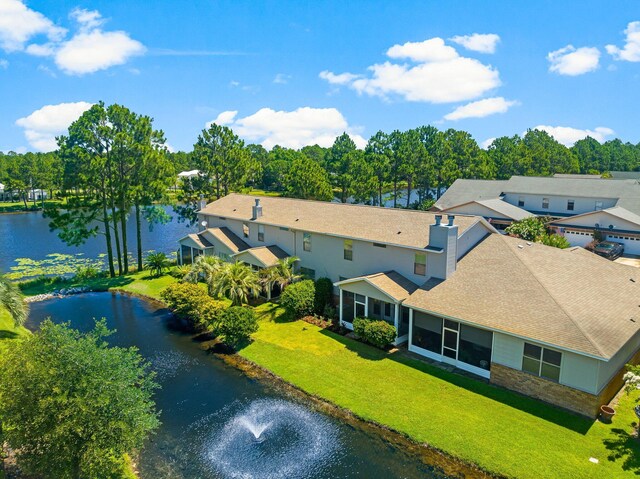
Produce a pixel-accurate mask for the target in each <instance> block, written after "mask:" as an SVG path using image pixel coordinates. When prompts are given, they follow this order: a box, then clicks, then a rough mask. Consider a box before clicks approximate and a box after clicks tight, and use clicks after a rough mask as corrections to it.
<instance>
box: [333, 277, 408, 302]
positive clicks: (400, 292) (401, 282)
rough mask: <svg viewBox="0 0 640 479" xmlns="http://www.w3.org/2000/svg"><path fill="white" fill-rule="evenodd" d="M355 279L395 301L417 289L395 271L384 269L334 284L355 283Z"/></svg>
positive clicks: (404, 297)
mask: <svg viewBox="0 0 640 479" xmlns="http://www.w3.org/2000/svg"><path fill="white" fill-rule="evenodd" d="M357 281H366V282H367V283H369V284H371V285H372V286H374V287H376V288H378V289H379V290H380V291H382V292H383V293H386V294H387V295H389V296H390V297H392V298H393V299H395V300H396V301H402V300H403V299H406V298H407V297H408V296H409V295H410V294H411V293H413V292H414V291H415V290H416V289H418V285H417V284H415V283H414V282H413V281H410V280H408V279H407V278H405V277H404V276H402V275H401V274H400V273H398V272H396V271H386V272H384V273H373V274H368V275H365V276H358V277H357V278H350V279H347V280H344V281H339V282H338V283H336V284H342V283H344V284H347V283H355V282H357Z"/></svg>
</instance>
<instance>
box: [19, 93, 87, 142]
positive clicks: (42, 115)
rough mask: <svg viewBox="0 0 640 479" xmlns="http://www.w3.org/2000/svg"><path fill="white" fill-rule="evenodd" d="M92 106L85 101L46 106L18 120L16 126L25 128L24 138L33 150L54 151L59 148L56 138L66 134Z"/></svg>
mask: <svg viewBox="0 0 640 479" xmlns="http://www.w3.org/2000/svg"><path fill="white" fill-rule="evenodd" d="M91 106H92V104H91V103H87V102H85V101H79V102H75V103H59V104H57V105H45V106H43V107H42V108H40V109H39V110H36V111H34V112H33V113H31V114H30V115H29V116H26V117H24V118H20V119H18V120H17V121H16V125H18V126H20V127H22V128H24V136H25V137H26V139H27V141H28V142H29V144H30V145H31V146H32V147H33V148H35V149H36V150H39V151H53V150H56V149H57V148H58V145H57V144H56V138H55V137H56V136H58V135H61V134H63V133H65V132H66V131H67V129H68V128H69V125H71V123H73V122H74V121H76V120H77V119H78V118H79V117H80V115H82V113H84V112H85V111H86V110H88V109H89V108H91Z"/></svg>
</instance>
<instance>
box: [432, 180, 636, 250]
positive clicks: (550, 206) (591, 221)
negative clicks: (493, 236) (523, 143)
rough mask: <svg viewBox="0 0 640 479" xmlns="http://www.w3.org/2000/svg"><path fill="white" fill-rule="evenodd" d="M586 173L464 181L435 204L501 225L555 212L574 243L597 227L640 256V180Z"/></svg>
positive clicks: (557, 224) (555, 221) (559, 228)
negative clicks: (565, 175)
mask: <svg viewBox="0 0 640 479" xmlns="http://www.w3.org/2000/svg"><path fill="white" fill-rule="evenodd" d="M584 176H587V177H572V176H569V177H527V176H513V177H511V178H510V179H509V180H464V179H460V180H456V181H455V182H454V183H453V185H451V187H450V188H449V189H448V190H447V191H446V192H445V193H444V195H442V197H441V198H440V199H439V200H438V201H437V202H436V204H435V207H434V208H435V209H436V210H439V211H442V212H443V213H450V214H480V215H482V216H483V217H485V218H486V219H487V220H488V221H490V222H491V223H492V224H493V225H494V226H496V228H497V229H504V227H505V226H507V225H508V224H509V223H510V222H513V221H517V220H518V219H522V217H525V215H537V216H550V217H551V218H552V221H551V223H550V226H551V227H552V228H553V229H555V230H556V232H557V233H558V234H560V235H563V236H565V237H566V238H567V240H568V241H569V243H570V244H571V245H573V246H585V245H586V244H588V243H590V242H591V241H593V234H594V231H596V230H598V231H600V232H601V233H602V236H603V237H604V238H605V239H607V240H610V241H615V242H618V243H622V244H623V245H624V248H625V254H628V255H640V181H638V180H635V179H620V180H608V179H600V178H590V177H588V175H584ZM507 205H508V206H507Z"/></svg>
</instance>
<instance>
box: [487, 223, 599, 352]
mask: <svg viewBox="0 0 640 479" xmlns="http://www.w3.org/2000/svg"><path fill="white" fill-rule="evenodd" d="M500 236H501V239H502V240H503V241H504V239H503V238H502V235H500ZM520 239H521V238H520ZM522 241H524V240H522ZM507 248H508V249H509V251H510V252H511V254H512V255H513V256H514V257H516V258H517V259H518V261H519V262H520V263H521V264H522V265H523V266H524V267H525V268H527V271H529V273H530V274H531V276H533V279H535V280H536V282H537V283H538V284H539V285H540V286H541V287H542V289H544V291H545V292H546V293H547V294H548V295H549V297H550V298H551V299H552V300H553V302H554V303H555V304H556V305H558V307H559V308H560V309H561V310H562V312H563V313H564V314H565V316H566V317H567V318H569V319H570V320H571V322H572V323H573V324H574V326H575V327H576V328H577V329H578V331H580V333H581V334H582V336H583V337H584V338H585V339H586V340H587V341H588V342H589V344H591V345H592V346H593V347H594V348H595V349H596V351H598V353H600V355H601V356H602V357H605V356H606V354H605V353H604V352H603V351H602V349H600V347H599V346H598V345H597V344H596V343H595V342H594V341H592V340H591V338H590V337H589V336H588V335H587V334H586V333H585V331H584V329H583V328H582V327H581V326H580V325H579V324H578V322H577V321H576V320H575V319H574V318H573V316H572V315H570V314H569V313H568V312H567V310H566V309H565V308H564V306H562V304H560V302H559V301H558V300H557V299H556V297H555V296H554V295H553V294H552V293H551V291H549V289H548V288H547V287H546V286H545V284H544V283H543V282H542V281H541V280H540V278H539V277H538V275H536V273H535V272H534V271H533V270H532V269H531V268H530V267H529V265H528V264H527V263H525V262H524V261H523V260H522V258H520V257H519V256H518V255H517V254H516V252H515V251H514V250H513V249H512V248H511V247H510V246H509V245H507ZM547 248H551V246H547Z"/></svg>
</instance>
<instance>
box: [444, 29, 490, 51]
mask: <svg viewBox="0 0 640 479" xmlns="http://www.w3.org/2000/svg"><path fill="white" fill-rule="evenodd" d="M450 40H451V41H452V42H454V43H457V44H458V45H462V46H463V47H464V48H466V49H467V50H472V51H474V52H480V53H495V51H496V46H497V45H498V42H500V36H499V35H496V34H495V33H473V34H471V35H456V36H455V37H452V38H451V39H450Z"/></svg>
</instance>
